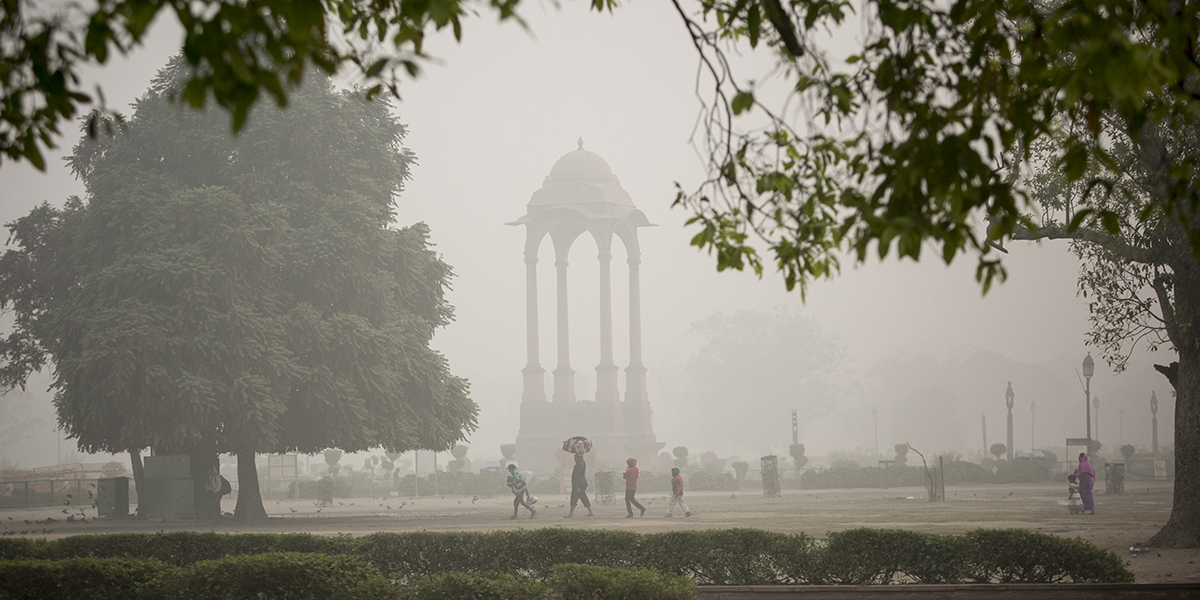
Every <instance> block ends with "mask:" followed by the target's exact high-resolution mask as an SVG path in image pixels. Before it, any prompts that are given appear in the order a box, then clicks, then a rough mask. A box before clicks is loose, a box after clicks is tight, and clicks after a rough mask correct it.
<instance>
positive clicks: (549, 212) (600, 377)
mask: <svg viewBox="0 0 1200 600" xmlns="http://www.w3.org/2000/svg"><path fill="white" fill-rule="evenodd" d="M508 225H524V226H525V231H526V238H525V240H526V241H525V273H526V275H525V284H526V312H525V318H526V344H527V353H528V361H527V362H526V366H525V368H524V369H523V370H522V373H523V374H524V387H523V389H524V391H523V393H522V395H521V428H520V431H519V433H518V434H517V442H516V443H517V453H516V458H517V460H518V462H519V463H520V464H521V468H522V469H523V470H524V469H528V470H531V471H533V472H534V473H535V475H542V474H551V473H554V474H555V475H561V473H560V471H561V470H562V469H563V468H565V469H567V470H568V471H569V469H570V464H569V462H567V461H565V460H564V456H561V455H565V453H563V452H562V442H563V440H565V439H567V438H569V437H571V436H575V435H582V436H586V437H588V438H590V439H591V440H592V441H593V442H594V443H595V449H594V450H593V452H592V453H590V454H591V455H594V456H589V457H588V458H589V462H591V463H593V464H594V461H596V460H599V461H604V462H605V463H607V464H609V465H614V466H615V465H622V464H623V463H624V461H625V459H626V458H629V457H634V458H637V459H638V461H639V462H642V463H645V464H652V463H651V459H652V458H653V457H654V456H655V454H656V453H657V452H658V450H660V449H661V448H662V447H663V446H664V445H665V444H664V443H663V442H659V441H657V440H656V439H655V437H654V431H653V427H652V425H651V414H652V411H651V409H650V402H649V399H648V398H647V395H646V367H645V365H643V364H642V315H641V281H640V275H639V270H638V266H639V264H640V263H641V250H640V249H639V247H638V237H637V230H638V228H640V227H651V226H652V225H651V223H650V222H649V221H648V220H647V219H646V215H645V214H643V213H642V211H640V210H638V209H637V207H635V206H634V204H633V201H632V200H631V199H630V198H629V193H628V192H626V191H625V190H624V189H623V188H622V187H621V183H620V182H619V181H618V180H617V176H616V175H614V174H613V172H612V169H611V168H610V167H609V166H608V163H607V162H605V161H604V159H603V158H601V157H600V156H599V155H597V154H595V153H593V152H588V151H587V150H584V149H583V140H580V141H579V149H578V150H575V151H574V152H569V153H567V154H565V155H564V156H563V157H562V158H560V159H558V162H556V163H554V167H553V168H552V169H551V170H550V174H549V175H548V176H546V179H545V181H543V183H542V187H541V189H539V190H538V191H536V192H534V193H533V197H532V198H531V199H530V201H529V204H528V207H527V212H526V213H525V215H524V216H522V217H521V218H520V219H517V220H516V221H513V222H511V223H508ZM583 233H590V234H591V235H592V238H593V239H595V241H596V248H597V250H598V255H599V261H600V315H599V317H600V364H599V365H597V366H596V393H595V400H593V401H579V400H578V399H577V398H576V396H575V371H574V369H572V368H571V351H570V334H569V331H568V329H569V327H568V320H567V314H568V307H567V260H566V258H567V255H568V253H569V251H570V249H571V245H572V244H573V243H574V242H575V240H576V239H577V238H578V237H579V236H580V235H581V234H583ZM614 234H615V235H616V237H617V238H618V239H620V240H621V242H623V243H624V245H625V251H626V255H627V256H628V264H629V366H628V367H626V368H625V397H624V400H622V398H621V393H620V392H619V391H618V390H617V387H618V385H617V370H618V367H617V365H616V364H615V363H614V362H613V342H612V278H611V267H610V263H611V262H612V241H613V235H614ZM547 235H548V236H550V240H551V243H553V244H554V255H555V267H556V272H557V291H558V295H557V300H558V301H557V307H556V314H557V333H558V348H557V350H558V365H557V366H556V367H555V369H554V371H553V375H554V388H553V392H552V395H551V396H550V399H549V400H547V398H546V390H545V372H546V371H545V369H543V368H542V365H541V358H540V354H539V348H538V282H537V262H538V248H539V247H540V246H541V244H542V240H543V239H544V238H545V237H546V236H547ZM560 480H561V477H560Z"/></svg>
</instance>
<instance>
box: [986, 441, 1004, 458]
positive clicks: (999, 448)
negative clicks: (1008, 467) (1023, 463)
mask: <svg viewBox="0 0 1200 600" xmlns="http://www.w3.org/2000/svg"><path fill="white" fill-rule="evenodd" d="M988 451H989V452H991V453H992V455H993V456H995V457H996V460H1000V456H1001V455H1003V454H1004V453H1005V452H1008V446H1005V445H1004V444H999V443H997V444H992V447H991V448H988Z"/></svg>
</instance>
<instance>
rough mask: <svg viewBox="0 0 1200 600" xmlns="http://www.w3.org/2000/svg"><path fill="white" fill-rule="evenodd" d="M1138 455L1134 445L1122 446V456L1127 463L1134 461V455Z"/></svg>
mask: <svg viewBox="0 0 1200 600" xmlns="http://www.w3.org/2000/svg"><path fill="white" fill-rule="evenodd" d="M1136 453H1137V448H1134V447H1133V445H1132V444H1125V445H1124V446H1121V456H1124V457H1125V460H1126V461H1131V460H1133V455H1134V454H1136Z"/></svg>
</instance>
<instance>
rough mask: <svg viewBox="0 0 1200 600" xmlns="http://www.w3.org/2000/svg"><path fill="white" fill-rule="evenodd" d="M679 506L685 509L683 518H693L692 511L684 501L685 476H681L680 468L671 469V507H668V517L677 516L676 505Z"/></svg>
mask: <svg viewBox="0 0 1200 600" xmlns="http://www.w3.org/2000/svg"><path fill="white" fill-rule="evenodd" d="M676 504H678V505H679V507H680V508H682V509H683V516H685V517H690V516H692V511H691V509H689V508H688V505H687V503H686V502H684V501H683V476H682V475H680V474H679V467H672V468H671V505H670V506H668V507H667V516H668V517H673V516H675V515H674V513H675V505H676Z"/></svg>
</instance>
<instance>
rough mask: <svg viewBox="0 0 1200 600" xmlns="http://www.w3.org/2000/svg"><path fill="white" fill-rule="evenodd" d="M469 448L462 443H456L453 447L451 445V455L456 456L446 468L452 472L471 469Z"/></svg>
mask: <svg viewBox="0 0 1200 600" xmlns="http://www.w3.org/2000/svg"><path fill="white" fill-rule="evenodd" d="M468 450H470V448H469V447H467V446H464V445H462V444H455V445H454V446H453V447H451V448H450V455H451V456H453V457H454V460H452V461H450V464H448V465H446V469H447V470H449V471H450V472H451V473H461V472H464V471H470V470H471V461H470V459H468V458H467V451H468Z"/></svg>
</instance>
